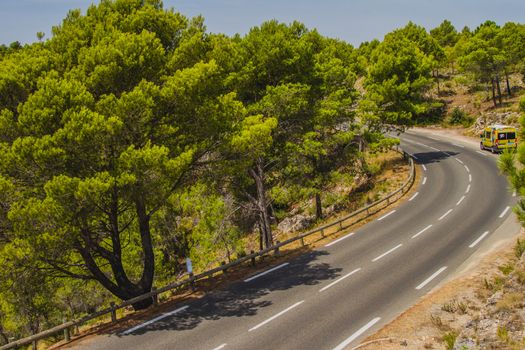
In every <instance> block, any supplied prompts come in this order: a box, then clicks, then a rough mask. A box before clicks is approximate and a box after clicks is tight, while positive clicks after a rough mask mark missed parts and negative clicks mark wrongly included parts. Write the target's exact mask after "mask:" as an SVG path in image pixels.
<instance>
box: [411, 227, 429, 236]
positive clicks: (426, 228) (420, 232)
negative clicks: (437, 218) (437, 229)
mask: <svg viewBox="0 0 525 350" xmlns="http://www.w3.org/2000/svg"><path fill="white" fill-rule="evenodd" d="M431 227H432V225H428V226H427V227H425V228H424V229H422V230H421V231H419V232H418V233H416V234H415V235H413V236H412V239H414V238H417V237H419V235H420V234H422V233H423V232H425V231H427V230H428V229H430V228H431Z"/></svg>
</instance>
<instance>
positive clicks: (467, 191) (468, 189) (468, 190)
mask: <svg viewBox="0 0 525 350" xmlns="http://www.w3.org/2000/svg"><path fill="white" fill-rule="evenodd" d="M469 192H470V184H469V185H468V186H467V190H466V191H465V193H469Z"/></svg>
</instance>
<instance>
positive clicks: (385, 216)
mask: <svg viewBox="0 0 525 350" xmlns="http://www.w3.org/2000/svg"><path fill="white" fill-rule="evenodd" d="M395 212H396V210H392V211H391V212H390V213H388V214H385V215H383V216H381V217H380V218H379V219H377V221H381V220H383V219H386V218H387V217H389V216H390V215H392V214H394V213H395Z"/></svg>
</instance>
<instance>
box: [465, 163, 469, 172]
mask: <svg viewBox="0 0 525 350" xmlns="http://www.w3.org/2000/svg"><path fill="white" fill-rule="evenodd" d="M464 167H465V170H466V171H467V173H470V169H469V168H468V166H466V165H464Z"/></svg>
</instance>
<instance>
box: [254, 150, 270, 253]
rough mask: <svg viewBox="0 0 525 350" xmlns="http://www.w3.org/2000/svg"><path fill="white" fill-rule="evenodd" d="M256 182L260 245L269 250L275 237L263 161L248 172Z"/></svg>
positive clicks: (259, 161)
mask: <svg viewBox="0 0 525 350" xmlns="http://www.w3.org/2000/svg"><path fill="white" fill-rule="evenodd" d="M248 172H249V174H250V176H251V177H252V178H253V180H254V181H255V186H256V190H257V198H256V201H257V203H256V205H257V210H258V212H259V229H260V245H261V246H262V247H264V248H268V247H270V246H272V245H273V235H272V227H271V220H270V215H269V214H268V201H267V199H266V188H265V185H264V167H263V160H262V159H260V158H259V159H257V161H256V162H255V167H254V168H251V169H249V170H248Z"/></svg>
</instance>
